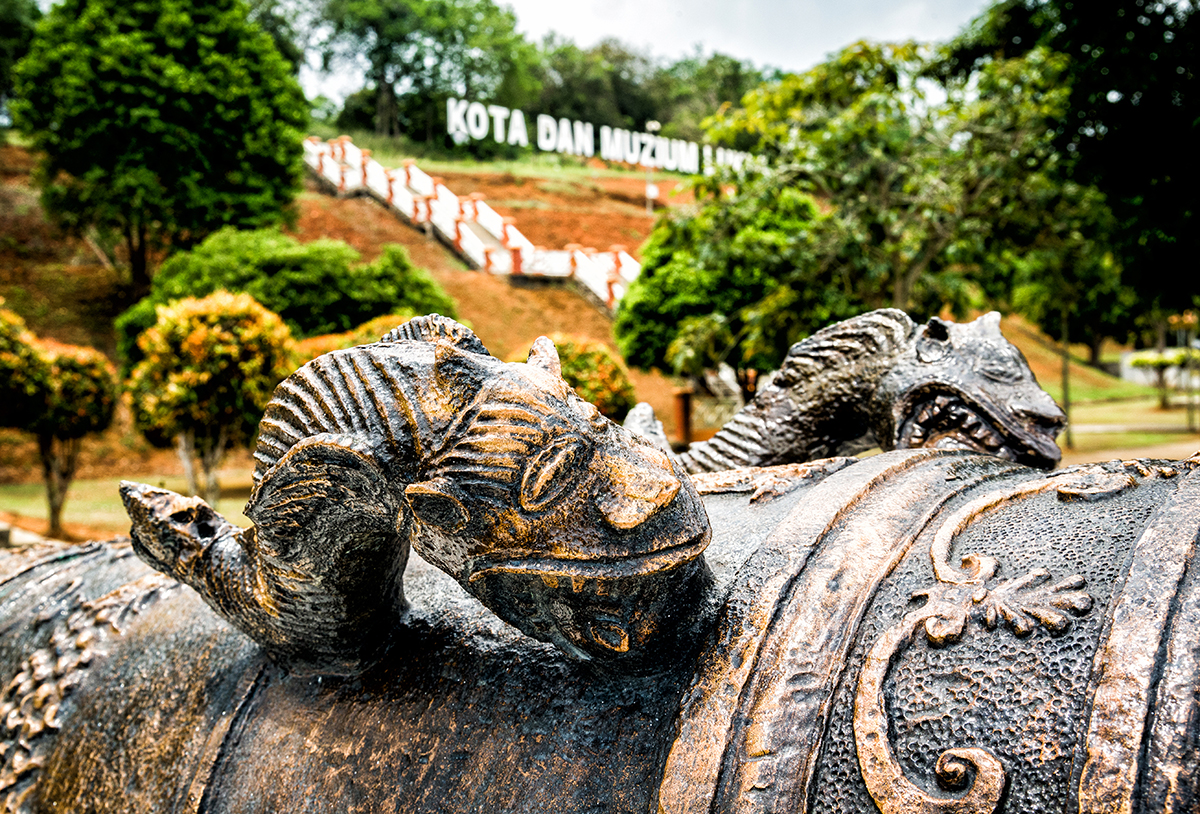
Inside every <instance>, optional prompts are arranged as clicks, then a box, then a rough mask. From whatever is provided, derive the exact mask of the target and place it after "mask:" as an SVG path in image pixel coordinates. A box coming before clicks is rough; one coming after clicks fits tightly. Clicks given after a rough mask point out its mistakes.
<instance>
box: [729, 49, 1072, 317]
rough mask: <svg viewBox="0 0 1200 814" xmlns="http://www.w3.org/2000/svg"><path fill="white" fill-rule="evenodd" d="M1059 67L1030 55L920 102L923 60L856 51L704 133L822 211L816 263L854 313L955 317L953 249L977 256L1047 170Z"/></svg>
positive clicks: (926, 89)
mask: <svg viewBox="0 0 1200 814" xmlns="http://www.w3.org/2000/svg"><path fill="white" fill-rule="evenodd" d="M1064 64H1065V59H1063V58H1062V57H1061V56H1058V55H1055V54H1053V53H1051V52H1048V51H1045V50H1044V49H1038V50H1034V51H1032V52H1030V53H1029V54H1027V55H1025V56H1024V57H1023V58H1021V59H1013V60H1005V61H996V62H991V63H988V64H986V65H984V66H983V67H981V68H980V70H979V71H978V72H977V73H976V74H974V75H972V76H971V77H970V78H969V80H968V79H963V80H956V81H953V82H949V83H947V84H945V85H943V86H941V88H940V91H941V93H940V94H932V93H931V92H930V85H929V84H928V83H927V82H923V81H920V80H921V78H922V74H923V72H924V70H925V65H926V63H925V52H924V50H923V49H921V48H919V47H917V46H915V45H912V44H907V45H900V46H886V45H885V46H876V45H871V44H868V43H857V44H855V45H853V46H851V47H850V48H847V49H846V50H845V51H843V52H842V53H840V54H838V55H836V56H835V57H834V58H833V59H832V60H830V61H829V62H827V63H825V64H823V65H820V66H818V67H816V68H814V69H813V70H812V71H809V72H808V73H806V74H803V75H800V76H794V77H787V78H785V79H784V80H783V81H782V82H781V83H779V84H778V85H766V86H764V87H763V88H762V89H760V90H758V91H755V92H752V93H751V94H749V95H748V96H747V97H746V100H745V101H746V106H745V108H744V109H742V110H738V111H734V112H731V113H730V114H728V115H726V116H722V117H718V119H717V120H716V121H715V122H714V125H713V128H712V133H713V135H714V137H716V138H718V139H729V140H731V139H734V138H737V137H738V136H739V135H746V134H756V135H757V136H758V137H759V149H760V150H762V151H763V152H765V153H767V154H768V155H772V156H774V159H775V164H776V169H774V170H772V171H771V172H773V173H775V175H776V176H777V178H778V179H779V180H778V183H789V184H796V185H798V186H799V187H800V188H802V189H805V190H807V191H809V192H811V193H812V194H814V195H815V196H816V197H817V198H818V199H821V200H824V201H827V202H828V203H829V205H830V207H831V208H832V212H831V213H830V217H829V218H828V219H827V220H826V221H825V225H824V227H823V236H822V252H823V254H824V257H823V259H822V261H821V262H822V263H823V264H828V265H829V266H830V267H831V268H832V269H834V270H835V273H836V274H837V275H838V276H840V277H841V278H842V279H844V280H846V281H847V282H848V284H849V286H850V287H851V291H852V296H853V297H854V298H855V299H856V300H858V301H860V302H862V303H864V304H866V305H868V306H870V307H881V306H884V305H891V306H894V307H896V308H901V309H909V308H912V309H915V310H923V311H926V312H930V311H932V312H936V311H937V310H938V309H939V308H940V307H941V305H942V304H944V303H947V302H949V303H952V304H954V305H956V306H958V307H959V308H961V307H963V306H964V305H966V304H967V303H966V302H965V300H966V299H967V298H969V297H970V296H972V292H971V286H969V285H968V284H967V280H966V277H965V275H966V273H967V272H969V271H971V270H972V269H970V268H968V267H965V266H964V264H963V262H962V261H963V260H964V259H966V258H964V257H963V254H964V249H965V248H967V247H970V246H971V245H972V244H975V245H978V244H985V245H986V244H987V243H988V242H989V240H990V239H991V238H992V236H993V222H992V218H993V215H994V213H996V212H997V211H999V210H1000V209H1002V208H1003V207H1004V206H1006V205H1007V204H1008V202H1009V201H1010V200H1011V199H1012V196H1013V195H1014V194H1015V190H1016V189H1017V188H1019V186H1020V185H1021V183H1022V182H1023V179H1024V177H1025V176H1026V175H1027V174H1028V173H1029V172H1030V171H1031V170H1032V169H1033V168H1038V167H1043V166H1045V165H1046V164H1047V163H1050V162H1053V161H1054V160H1055V151H1054V149H1053V147H1052V145H1051V144H1050V143H1049V142H1050V133H1049V132H1048V130H1047V121H1048V120H1049V119H1050V118H1052V117H1054V116H1056V115H1058V114H1059V113H1060V112H1061V110H1062V107H1063V105H1064V104H1065V102H1066V98H1067V94H1068V92H1069V89H1068V88H1067V87H1065V86H1064V85H1063V84H1062V82H1061V78H1062V72H1063V67H1064ZM941 95H944V97H945V98H944V100H940V99H937V98H935V96H941Z"/></svg>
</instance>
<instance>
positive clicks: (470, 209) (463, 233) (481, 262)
mask: <svg viewBox="0 0 1200 814" xmlns="http://www.w3.org/2000/svg"><path fill="white" fill-rule="evenodd" d="M304 163H305V164H306V165H308V167H309V169H310V170H312V172H313V173H314V174H315V175H316V176H317V177H318V178H320V179H322V180H324V181H325V182H327V183H328V184H329V185H331V186H332V187H333V188H335V189H336V190H337V192H338V193H339V194H349V193H353V192H358V191H362V190H365V191H366V192H367V193H368V194H369V195H370V196H371V197H373V198H375V199H376V200H378V201H379V202H380V203H382V204H383V205H384V206H386V207H387V208H388V209H389V210H390V211H391V212H392V214H394V215H395V216H396V217H398V218H400V219H401V220H403V221H406V222H408V223H410V224H412V225H414V226H415V225H419V224H425V223H428V224H429V225H430V226H431V227H432V228H433V230H434V231H435V232H436V233H437V235H438V236H439V237H440V238H441V239H442V240H443V241H444V242H446V243H448V244H449V245H450V246H452V247H453V248H454V250H455V252H457V253H458V255H459V256H460V257H462V258H463V259H464V260H465V261H467V263H469V264H470V265H471V266H473V267H474V268H478V269H483V270H484V271H487V272H489V273H491V274H509V275H519V274H528V275H532V276H542V277H559V278H565V279H574V280H575V281H577V282H578V283H579V284H581V285H583V286H584V287H585V288H587V289H588V290H589V291H591V292H592V294H594V295H595V296H596V298H597V299H599V300H600V302H603V303H604V304H605V305H606V306H607V307H608V308H609V309H610V310H615V309H616V307H617V303H619V302H620V301H621V298H622V297H623V296H624V295H625V291H626V289H627V288H628V286H629V283H631V282H633V280H635V279H636V278H637V276H638V274H640V273H641V270H642V267H641V265H640V264H639V263H638V261H637V260H635V259H634V258H633V257H632V256H631V255H630V254H629V253H628V252H626V251H625V247H624V246H612V247H611V248H610V249H609V250H608V251H596V250H595V249H590V248H588V249H585V248H584V247H583V246H580V245H579V244H570V245H568V246H567V247H566V248H565V249H563V250H561V251H553V250H549V251H548V250H546V249H543V248H541V247H539V246H534V245H533V243H532V242H531V241H530V240H529V238H527V237H525V235H523V234H521V231H520V230H519V229H517V227H516V225H515V223H514V222H513V219H512V218H507V217H503V216H501V215H500V213H498V212H497V211H496V210H494V209H492V208H491V207H490V206H488V205H487V203H486V202H484V200H483V196H482V195H480V194H478V193H476V194H472V195H468V196H465V197H460V196H458V195H455V194H454V193H453V192H451V191H450V190H449V188H447V187H446V185H445V184H444V183H442V181H441V179H440V178H436V177H434V176H430V175H429V174H427V173H425V172H424V171H422V170H421V169H420V168H419V167H417V165H416V163H415V162H414V161H412V160H411V159H406V160H405V162H404V166H403V167H401V168H398V169H387V168H385V167H384V166H383V165H382V164H380V163H379V162H378V161H376V160H375V159H374V158H372V157H371V151H370V150H360V149H359V148H358V147H356V146H355V145H354V143H353V142H352V141H351V140H350V138H349V137H348V136H341V137H339V138H336V139H330V140H329V141H321V140H320V139H319V138H317V137H316V136H310V137H309V138H307V139H305V141H304Z"/></svg>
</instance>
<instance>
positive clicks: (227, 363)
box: [128, 291, 294, 448]
mask: <svg viewBox="0 0 1200 814" xmlns="http://www.w3.org/2000/svg"><path fill="white" fill-rule="evenodd" d="M157 317H158V318H157V321H156V322H155V324H154V325H153V326H152V327H151V328H149V329H148V330H146V331H145V332H144V333H142V334H141V336H139V337H138V341H137V346H138V349H139V350H140V351H141V354H142V360H141V361H140V362H138V364H137V366H136V367H135V368H134V369H133V373H132V374H131V376H130V378H129V383H128V389H129V391H130V393H131V394H132V396H133V408H134V423H135V425H136V426H137V428H138V429H139V430H140V431H141V432H143V433H144V434H145V435H146V437H147V439H149V440H150V441H151V442H152V443H157V444H161V445H165V444H168V443H169V442H170V439H172V438H174V437H176V436H178V435H181V434H191V435H192V436H193V437H194V438H195V440H196V443H197V446H198V447H200V448H203V447H205V446H206V444H208V443H218V440H217V439H220V441H219V445H220V446H221V447H224V446H225V445H226V444H228V445H234V444H243V443H247V442H248V441H249V440H250V439H251V438H252V437H253V436H254V432H255V430H256V428H257V427H258V422H259V420H260V419H261V418H262V414H263V411H264V410H266V407H267V403H268V402H269V401H270V399H271V395H272V393H273V392H274V391H275V386H276V385H277V384H279V382H280V381H282V379H283V378H284V377H285V376H287V374H288V373H289V372H290V370H291V362H292V358H293V354H294V347H293V343H292V338H291V333H290V332H289V331H288V328H287V326H286V325H285V324H284V323H283V320H281V319H280V318H279V316H278V315H277V314H274V313H272V312H271V311H268V310H267V309H266V308H264V307H263V306H261V305H260V304H259V303H258V302H256V301H255V300H254V298H253V297H251V296H250V295H249V294H231V293H229V292H228V291H217V292H215V293H213V294H210V295H209V296H207V297H204V298H203V299H195V298H190V297H189V298H187V299H182V300H179V301H178V302H175V303H172V304H171V305H169V306H159V308H158V310H157Z"/></svg>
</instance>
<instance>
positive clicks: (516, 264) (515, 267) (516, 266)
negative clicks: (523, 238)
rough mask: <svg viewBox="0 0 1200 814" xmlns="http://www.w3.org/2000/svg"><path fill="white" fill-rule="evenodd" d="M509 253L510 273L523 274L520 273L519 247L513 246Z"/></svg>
mask: <svg viewBox="0 0 1200 814" xmlns="http://www.w3.org/2000/svg"><path fill="white" fill-rule="evenodd" d="M509 251H510V252H512V273H513V274H522V273H523V272H522V271H521V247H520V246H514V247H512V248H510V249H509Z"/></svg>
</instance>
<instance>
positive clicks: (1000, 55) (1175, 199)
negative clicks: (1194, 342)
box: [939, 0, 1200, 332]
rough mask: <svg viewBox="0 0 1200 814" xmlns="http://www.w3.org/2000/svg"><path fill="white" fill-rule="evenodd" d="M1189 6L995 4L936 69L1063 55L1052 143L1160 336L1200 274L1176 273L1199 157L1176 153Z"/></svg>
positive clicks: (1187, 258) (1124, 1)
mask: <svg viewBox="0 0 1200 814" xmlns="http://www.w3.org/2000/svg"><path fill="white" fill-rule="evenodd" d="M1196 11H1197V4H1196V2H1195V0H1181V2H1167V3H1154V2H1147V0H1090V1H1089V2H1086V3H1085V2H1078V1H1077V0H1001V2H996V3H993V4H992V5H991V6H990V7H989V8H988V9H987V10H986V11H985V12H984V13H983V14H982V15H981V16H980V17H979V18H978V19H976V20H975V21H974V22H973V23H972V24H971V25H970V26H969V27H968V28H967V30H966V31H965V32H964V33H963V34H962V35H961V36H960V37H959V38H958V39H957V40H955V41H954V42H953V43H951V45H950V48H949V50H948V55H947V58H946V59H945V60H944V61H943V62H942V63H941V65H940V66H939V68H940V70H941V71H943V72H944V73H947V74H956V75H965V74H968V73H970V72H971V71H973V70H976V69H977V67H978V66H980V65H982V64H986V63H988V62H991V61H994V60H998V59H1006V58H1010V57H1013V56H1020V55H1022V54H1024V53H1026V52H1027V51H1029V50H1030V49H1033V48H1038V47H1048V48H1052V49H1054V50H1056V51H1058V52H1061V53H1062V54H1064V55H1066V56H1067V57H1068V60H1067V63H1066V71H1065V73H1064V76H1063V82H1064V84H1069V86H1070V88H1071V95H1070V100H1069V104H1067V105H1066V106H1065V108H1064V109H1062V110H1061V111H1059V112H1058V113H1057V114H1056V115H1055V116H1054V117H1053V119H1052V126H1053V127H1054V130H1055V146H1056V148H1057V149H1058V150H1059V151H1060V152H1061V153H1063V154H1064V155H1067V156H1069V157H1071V159H1072V160H1071V161H1070V162H1069V163H1068V165H1067V167H1066V168H1065V169H1066V172H1067V177H1068V178H1069V179H1070V180H1072V181H1074V182H1075V183H1078V184H1080V185H1084V186H1094V187H1096V188H1097V189H1098V190H1099V191H1100V192H1101V193H1102V194H1103V195H1104V196H1105V198H1106V200H1107V203H1108V206H1109V207H1110V208H1111V210H1112V213H1113V215H1114V217H1115V223H1116V225H1115V227H1114V229H1113V231H1112V234H1111V236H1110V243H1111V245H1112V247H1113V249H1114V252H1115V254H1116V257H1117V260H1118V262H1119V264H1120V265H1121V266H1123V267H1124V269H1125V271H1126V276H1127V278H1128V280H1129V284H1130V285H1131V286H1132V287H1133V288H1134V289H1135V290H1136V291H1137V293H1138V296H1139V301H1140V307H1141V308H1142V309H1143V310H1144V311H1149V312H1154V313H1155V314H1157V316H1158V322H1159V323H1160V332H1161V331H1165V314H1166V313H1168V312H1173V311H1178V310H1182V309H1183V308H1186V307H1188V306H1189V305H1191V303H1192V301H1193V298H1194V297H1196V296H1197V295H1200V278H1198V277H1197V275H1195V274H1188V273H1184V272H1183V270H1184V269H1188V268H1192V267H1194V265H1195V259H1194V258H1195V257H1196V255H1197V253H1198V252H1200V243H1198V241H1200V227H1197V225H1196V212H1197V200H1198V198H1197V196H1198V195H1200V192H1198V190H1200V162H1196V161H1194V160H1192V159H1191V158H1190V156H1188V155H1187V154H1186V152H1182V153H1181V152H1180V151H1181V150H1186V148H1184V147H1183V145H1188V144H1195V143H1196V142H1197V140H1198V130H1197V128H1198V127H1200V89H1198V88H1197V84H1196V83H1197V72H1196V64H1197V63H1196V54H1197V42H1198V37H1200V18H1198V17H1197V14H1196Z"/></svg>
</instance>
